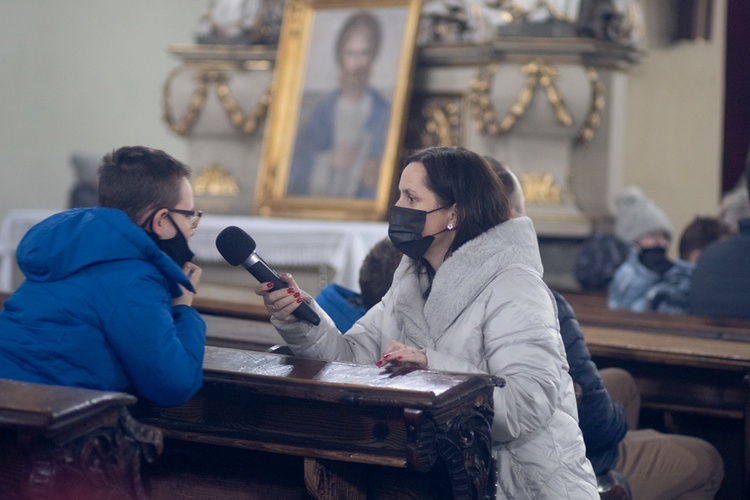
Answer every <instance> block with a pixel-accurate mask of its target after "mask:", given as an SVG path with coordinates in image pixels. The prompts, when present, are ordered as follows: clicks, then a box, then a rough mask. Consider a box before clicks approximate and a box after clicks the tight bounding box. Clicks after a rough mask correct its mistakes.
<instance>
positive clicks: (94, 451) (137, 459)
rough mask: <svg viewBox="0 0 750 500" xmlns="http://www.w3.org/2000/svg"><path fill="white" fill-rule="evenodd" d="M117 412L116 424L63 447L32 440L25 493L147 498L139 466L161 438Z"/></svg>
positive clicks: (154, 455) (148, 458)
mask: <svg viewBox="0 0 750 500" xmlns="http://www.w3.org/2000/svg"><path fill="white" fill-rule="evenodd" d="M122 411H123V413H122V414H121V415H120V417H119V419H118V420H117V425H115V426H112V427H100V428H98V429H96V430H94V431H92V432H90V433H88V434H85V435H84V436H81V437H79V438H77V439H75V440H73V441H72V442H70V443H67V444H65V445H56V444H55V443H54V442H52V441H49V440H48V439H46V438H43V437H37V438H36V439H35V442H34V444H33V446H32V453H31V457H32V458H31V471H30V475H29V478H28V481H25V484H26V486H25V489H26V491H25V495H26V496H27V497H28V498H55V499H60V500H67V499H70V500H73V499H80V498H108V499H113V500H116V499H138V500H140V499H144V500H145V499H147V498H148V495H147V493H146V488H145V486H144V484H143V481H142V476H141V463H142V462H143V461H145V462H147V463H150V462H153V461H154V460H156V459H157V458H158V457H159V455H160V454H161V452H162V449H163V440H162V435H161V432H160V431H159V430H157V429H155V428H153V427H149V426H145V425H143V424H140V423H138V422H136V421H135V420H133V419H132V417H130V415H129V414H127V412H126V411H125V410H124V409H123V410H122Z"/></svg>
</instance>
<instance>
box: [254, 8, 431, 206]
mask: <svg viewBox="0 0 750 500" xmlns="http://www.w3.org/2000/svg"><path fill="white" fill-rule="evenodd" d="M420 9H421V0H366V1H361V0H355V1H353V0H289V1H287V3H286V7H285V10H284V18H283V22H282V28H281V37H280V40H279V50H278V54H277V60H276V70H275V74H274V83H273V94H272V100H271V105H270V108H269V116H268V122H267V125H266V134H265V137H264V142H263V152H262V154H261V164H260V168H259V173H258V183H257V187H256V195H255V204H254V209H253V212H254V213H255V214H256V215H263V216H279V217H299V218H318V219H333V220H383V219H385V216H386V214H387V211H388V204H389V201H390V196H391V193H392V188H393V181H394V175H395V172H396V170H397V169H396V164H397V162H399V161H400V154H401V147H402V143H403V139H404V133H405V128H406V127H405V122H406V119H407V111H408V99H409V93H410V91H411V79H412V75H413V72H414V48H415V41H416V34H417V28H418V23H419V15H420ZM344 97H346V98H344Z"/></svg>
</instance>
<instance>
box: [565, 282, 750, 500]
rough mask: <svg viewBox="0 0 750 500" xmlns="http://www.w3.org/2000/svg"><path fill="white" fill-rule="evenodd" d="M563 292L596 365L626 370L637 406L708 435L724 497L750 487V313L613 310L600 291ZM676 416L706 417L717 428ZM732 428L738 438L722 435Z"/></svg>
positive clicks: (677, 428) (675, 428)
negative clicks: (720, 467)
mask: <svg viewBox="0 0 750 500" xmlns="http://www.w3.org/2000/svg"><path fill="white" fill-rule="evenodd" d="M563 296H564V297H565V298H566V299H567V300H568V302H569V303H570V304H571V306H572V307H573V309H574V311H575V313H576V317H577V318H578V321H579V322H580V324H581V330H582V331H583V335H584V338H585V339H586V343H587V345H588V347H589V350H590V351H591V354H592V356H593V358H594V361H595V362H596V364H597V366H598V367H599V368H600V369H601V368H606V367H620V368H624V369H626V370H628V371H629V372H630V373H631V374H632V375H633V377H634V378H635V381H636V383H637V385H638V387H639V389H640V391H641V406H642V408H643V409H644V410H646V411H647V412H653V413H660V414H662V415H663V416H664V418H665V419H667V422H666V423H665V425H668V426H670V427H671V430H673V431H676V432H687V433H694V432H692V431H697V432H695V433H705V435H703V436H702V437H705V438H707V439H709V441H711V440H714V444H715V445H716V446H717V448H718V449H719V450H720V451H721V452H722V454H723V456H724V462H725V469H726V475H725V485H726V488H722V490H725V489H726V490H732V491H729V493H728V495H727V496H726V498H737V496H734V495H740V494H744V495H747V494H748V493H750V386H749V383H750V382H749V381H750V320H747V319H736V318H718V317H716V318H714V317H703V316H691V315H672V314H659V313H636V312H632V311H613V310H610V309H608V308H607V305H606V296H605V295H602V294H598V295H587V294H576V293H563ZM676 417H678V418H676ZM676 420H681V421H682V422H685V421H689V420H692V421H695V422H700V423H701V426H702V427H705V426H704V424H705V423H706V422H708V423H711V424H712V426H713V427H714V428H715V429H718V432H714V433H713V434H712V433H710V432H705V429H703V428H701V429H698V428H695V427H694V428H692V429H688V428H686V426H685V424H684V423H683V424H682V425H680V424H679V422H676ZM735 423H736V424H737V425H735ZM735 432H736V433H737V440H736V441H737V442H738V443H734V442H732V441H733V439H732V438H731V437H728V436H731V435H732V434H730V433H735ZM717 434H724V435H725V436H723V437H721V436H717ZM727 441H729V442H727ZM740 442H741V444H740ZM737 444H739V446H737Z"/></svg>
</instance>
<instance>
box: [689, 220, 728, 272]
mask: <svg viewBox="0 0 750 500" xmlns="http://www.w3.org/2000/svg"><path fill="white" fill-rule="evenodd" d="M731 234H732V229H731V228H730V227H729V226H728V225H726V224H725V223H724V222H723V221H722V220H721V219H719V218H718V217H696V218H695V219H693V220H692V221H691V222H690V223H689V224H688V225H687V226H685V229H683V231H682V235H681V236H680V243H679V251H680V258H681V259H682V260H686V261H688V262H690V263H692V264H695V263H696V262H698V259H699V258H700V256H701V253H702V252H703V249H704V248H706V247H707V246H708V245H709V244H710V243H713V242H714V241H718V240H723V239H725V238H727V237H728V236H729V235H731Z"/></svg>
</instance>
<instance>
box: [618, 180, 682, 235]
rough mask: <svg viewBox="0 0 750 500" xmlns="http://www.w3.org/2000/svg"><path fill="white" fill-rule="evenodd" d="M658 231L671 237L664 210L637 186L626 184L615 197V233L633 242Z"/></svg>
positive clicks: (669, 225) (670, 228)
mask: <svg viewBox="0 0 750 500" xmlns="http://www.w3.org/2000/svg"><path fill="white" fill-rule="evenodd" d="M658 231H663V232H664V234H665V235H666V236H667V238H668V239H670V240H671V239H672V225H671V224H670V222H669V219H668V218H667V215H666V214H665V213H664V211H663V210H662V209H661V208H659V207H658V206H656V205H655V204H654V202H653V201H651V200H650V199H649V198H648V197H646V195H645V194H643V191H641V190H640V188H639V187H638V186H628V187H626V188H624V189H623V190H622V191H620V193H619V194H618V195H617V197H616V198H615V234H616V235H617V236H618V237H619V238H621V239H623V240H625V241H626V242H628V243H635V242H636V241H638V240H639V239H640V238H642V237H643V236H646V235H648V234H650V233H655V232H658Z"/></svg>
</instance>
